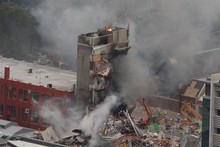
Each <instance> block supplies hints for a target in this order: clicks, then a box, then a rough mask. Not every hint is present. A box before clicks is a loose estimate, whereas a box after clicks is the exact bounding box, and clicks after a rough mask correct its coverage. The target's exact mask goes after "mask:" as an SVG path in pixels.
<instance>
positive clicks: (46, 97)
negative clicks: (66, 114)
mask: <svg viewBox="0 0 220 147" xmlns="http://www.w3.org/2000/svg"><path fill="white" fill-rule="evenodd" d="M50 99H51V96H50V95H47V94H44V95H43V103H47V102H49V101H50Z"/></svg>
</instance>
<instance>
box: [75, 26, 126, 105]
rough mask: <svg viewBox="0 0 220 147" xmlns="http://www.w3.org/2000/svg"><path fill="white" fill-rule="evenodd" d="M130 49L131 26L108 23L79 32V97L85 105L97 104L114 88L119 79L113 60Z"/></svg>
mask: <svg viewBox="0 0 220 147" xmlns="http://www.w3.org/2000/svg"><path fill="white" fill-rule="evenodd" d="M129 49H130V46H129V26H128V28H118V27H106V28H103V29H99V30H97V31H96V32H91V33H87V34H81V35H79V36H78V45H77V97H78V98H79V99H83V101H84V103H85V105H87V106H89V107H94V106H95V105H96V104H98V103H100V102H102V101H103V99H104V98H105V97H106V95H107V93H108V92H109V91H110V90H112V91H114V90H115V89H114V88H115V87H117V83H116V81H114V79H113V76H114V66H113V65H112V63H111V61H112V60H114V58H115V57H117V56H118V55H122V54H127V52H128V50H129Z"/></svg>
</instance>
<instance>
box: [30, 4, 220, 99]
mask: <svg viewBox="0 0 220 147" xmlns="http://www.w3.org/2000/svg"><path fill="white" fill-rule="evenodd" d="M219 7H220V1H219V0H193V1H192V0H111V1H109V0H83V1H82V0H62V1H60V0H44V1H43V2H42V4H41V5H39V6H37V8H35V9H33V10H32V12H33V15H34V16H36V18H37V20H38V21H39V23H40V27H39V32H40V33H41V35H42V37H43V38H44V39H45V40H46V41H47V42H49V43H50V44H51V45H52V46H53V48H54V52H55V51H56V52H57V54H59V55H60V56H61V57H67V58H65V59H68V60H69V62H70V63H71V64H72V63H75V62H74V61H75V59H76V47H77V44H76V43H77V35H79V34H81V33H87V32H91V31H95V30H96V29H97V28H100V27H104V26H106V25H109V24H113V25H115V26H126V25H127V24H128V23H130V26H131V27H130V28H131V30H130V31H131V33H130V44H131V45H132V49H131V50H130V51H129V54H128V56H127V57H123V58H122V59H119V61H120V62H117V63H118V69H120V71H121V72H122V76H120V77H122V78H120V79H118V80H119V83H120V87H121V89H122V92H123V94H124V95H125V96H131V97H133V96H134V97H135V96H138V95H137V94H134V93H133V95H130V93H131V90H132V91H137V93H139V91H141V95H146V94H149V92H151V91H152V87H153V90H154V89H155V87H157V88H158V87H163V88H164V91H170V90H171V89H172V88H173V87H174V86H175V84H176V83H177V82H181V81H182V82H184V81H186V80H189V79H190V78H191V77H192V76H193V75H195V73H198V72H201V73H206V71H207V69H208V70H210V68H203V67H198V68H196V67H197V66H196V65H195V61H194V60H191V59H190V60H189V56H193V55H194V54H195V53H196V52H198V51H201V50H203V49H204V48H205V49H206V47H207V43H206V42H207V40H208V39H209V36H210V34H211V33H212V31H213V30H214V28H215V27H217V28H218V25H217V26H216V24H218V23H217V22H218V20H219V14H220V9H219ZM173 57H176V58H177V61H178V65H177V66H175V65H174V66H173V65H171V66H170V65H169V63H168V64H167V60H169V58H173ZM179 60H180V61H181V62H180V61H179ZM206 62H209V60H208V59H207V61H206ZM216 64H218V62H215V63H210V64H207V65H210V66H211V67H212V68H215V67H217V65H216ZM123 74H124V75H123ZM174 77H175V78H174ZM165 81H166V82H165ZM167 81H169V82H167ZM140 88H141V89H144V90H145V91H143V90H140Z"/></svg>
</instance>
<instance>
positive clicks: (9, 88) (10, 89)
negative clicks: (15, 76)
mask: <svg viewBox="0 0 220 147" xmlns="http://www.w3.org/2000/svg"><path fill="white" fill-rule="evenodd" d="M8 98H12V88H11V87H8Z"/></svg>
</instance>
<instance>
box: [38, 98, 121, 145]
mask: <svg viewBox="0 0 220 147" xmlns="http://www.w3.org/2000/svg"><path fill="white" fill-rule="evenodd" d="M118 101H119V98H118V97H117V96H116V95H111V96H108V97H106V99H105V101H104V102H102V103H101V104H99V105H97V107H96V108H95V109H94V110H93V111H92V112H91V113H89V114H87V115H85V116H84V117H83V114H82V113H81V112H83V111H80V108H79V107H77V106H73V107H71V108H69V109H68V110H67V112H66V113H65V114H64V113H63V112H62V111H61V109H59V108H58V107H57V106H56V105H53V104H51V103H45V104H44V105H43V106H42V107H41V109H40V111H39V115H40V116H41V117H42V118H43V121H44V123H47V124H50V125H52V126H53V128H54V130H55V131H56V133H57V135H58V136H59V137H60V138H62V137H66V136H68V135H71V134H72V132H71V131H72V130H73V129H81V130H83V132H84V133H85V135H87V136H91V140H90V142H89V146H91V147H92V146H96V145H97V144H99V143H100V137H99V133H100V132H102V129H104V128H103V126H104V122H106V120H107V118H108V116H109V113H110V110H111V108H112V107H113V106H114V105H116V104H117V102H118Z"/></svg>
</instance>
